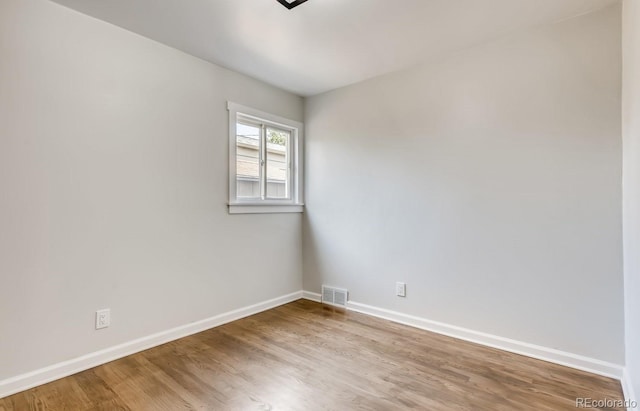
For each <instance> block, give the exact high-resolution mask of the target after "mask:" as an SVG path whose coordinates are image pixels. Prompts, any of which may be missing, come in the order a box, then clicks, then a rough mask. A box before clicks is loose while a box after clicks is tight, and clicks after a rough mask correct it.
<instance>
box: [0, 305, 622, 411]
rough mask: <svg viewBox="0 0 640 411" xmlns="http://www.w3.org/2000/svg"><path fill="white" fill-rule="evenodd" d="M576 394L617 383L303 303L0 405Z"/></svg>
mask: <svg viewBox="0 0 640 411" xmlns="http://www.w3.org/2000/svg"><path fill="white" fill-rule="evenodd" d="M577 397H589V398H593V399H605V398H608V399H612V400H622V392H621V388H620V384H619V382H618V381H615V380H613V379H609V378H604V377H599V376H595V375H591V374H588V373H585V372H582V371H577V370H573V369H571V368H566V367H562V366H559V365H555V364H551V363H547V362H544V361H539V360H535V359H531V358H528V357H523V356H519V355H516V354H510V353H506V352H503V351H499V350H496V349H492V348H487V347H483V346H480V345H476V344H472V343H468V342H464V341H460V340H456V339H454V338H449V337H445V336H441V335H438V334H433V333H430V332H427V331H422V330H418V329H415V328H411V327H407V326H403V325H400V324H395V323H392V322H389V321H385V320H381V319H377V318H374V317H370V316H366V315H363V314H358V313H353V312H346V313H344V312H340V311H337V310H334V309H331V308H328V307H326V306H322V305H320V304H318V303H314V302H310V301H306V300H299V301H296V302H293V303H290V304H287V305H284V306H281V307H278V308H275V309H273V310H269V311H267V312H264V313H260V314H257V315H254V316H252V317H248V318H245V319H242V320H239V321H235V322H233V323H229V324H226V325H223V326H220V327H217V328H214V329H211V330H208V331H205V332H202V333H199V334H195V335H193V336H190V337H186V338H183V339H180V340H178V341H174V342H171V343H168V344H165V345H162V346H159V347H156V348H153V349H150V350H147V351H144V352H141V353H138V354H135V355H132V356H129V357H126V358H123V359H120V360H117V361H113V362H111V363H108V364H105V365H102V366H99V367H96V368H93V369H90V370H87V371H84V372H81V373H78V374H75V375H73V376H70V377H67V378H64V379H61V380H58V381H54V382H52V383H49V384H46V385H43V386H40V387H37V388H34V389H31V390H28V391H25V392H22V393H19V394H16V395H13V396H10V397H7V398H4V399H0V411H8V410H12V411H13V410H16V411H18V410H19V411H23V410H192V409H194V410H396V409H408V408H412V409H422V410H434V411H439V410H491V411H500V410H509V411H512V410H532V411H533V410H535V411H542V410H553V411H558V410H576V398H577ZM604 409H615V408H604ZM620 409H621V410H622V408H620Z"/></svg>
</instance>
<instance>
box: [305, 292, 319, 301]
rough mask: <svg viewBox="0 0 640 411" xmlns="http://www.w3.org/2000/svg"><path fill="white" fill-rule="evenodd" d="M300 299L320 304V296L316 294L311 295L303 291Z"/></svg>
mask: <svg viewBox="0 0 640 411" xmlns="http://www.w3.org/2000/svg"><path fill="white" fill-rule="evenodd" d="M302 298H304V299H305V300H311V301H315V302H317V303H320V302H322V295H321V294H318V293H312V292H311V291H303V292H302Z"/></svg>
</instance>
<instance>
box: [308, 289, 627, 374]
mask: <svg viewBox="0 0 640 411" xmlns="http://www.w3.org/2000/svg"><path fill="white" fill-rule="evenodd" d="M302 298H306V299H309V300H313V301H320V294H317V293H312V292H309V291H303V292H302ZM347 309H348V310H351V311H356V312H359V313H363V314H368V315H372V316H374V317H379V318H383V319H385V320H390V321H393V322H396V323H400V324H404V325H409V326H412V327H416V328H420V329H423V330H427V331H432V332H435V333H438V334H443V335H447V336H449V337H454V338H458V339H461V340H465V341H470V342H473V343H476V344H481V345H485V346H488V347H492V348H497V349H500V350H504V351H509V352H512V353H515V354H520V355H525V356H527V357H532V358H536V359H539V360H544V361H548V362H552V363H555V364H559V365H564V366H567V367H571V368H576V369H579V370H583V371H587V372H590V373H593V374H598V375H602V376H605V377H610V378H615V379H618V380H620V379H621V378H622V370H623V367H622V366H621V365H618V364H613V363H610V362H606V361H602V360H598V359H595V358H589V357H585V356H582V355H578V354H573V353H569V352H565V351H560V350H556V349H553V348H548V347H543V346H540V345H535V344H530V343H526V342H522V341H516V340H512V339H509V338H504V337H499V336H496V335H491V334H487V333H483V332H479V331H474V330H469V329H466V328H463V327H458V326H455V325H451V324H445V323H442V322H438V321H432V320H428V319H426V318H420V317H416V316H413V315H408V314H403V313H400V312H397V311H391V310H387V309H384V308H378V307H373V306H371V305H367V304H362V303H358V302H355V301H348V302H347Z"/></svg>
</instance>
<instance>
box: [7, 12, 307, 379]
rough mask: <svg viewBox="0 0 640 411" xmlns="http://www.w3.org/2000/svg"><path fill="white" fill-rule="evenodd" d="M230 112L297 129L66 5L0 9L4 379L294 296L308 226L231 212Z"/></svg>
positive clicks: (268, 95) (229, 75)
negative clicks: (107, 319)
mask: <svg viewBox="0 0 640 411" xmlns="http://www.w3.org/2000/svg"><path fill="white" fill-rule="evenodd" d="M227 100H232V101H235V102H238V103H241V104H245V105H249V106H253V107H256V108H257V109H261V110H266V111H269V112H273V113H274V114H277V115H281V116H285V117H288V118H292V119H294V120H298V121H300V120H302V116H303V102H302V99H301V98H299V97H297V96H294V95H292V94H289V93H286V92H283V91H280V90H278V89H276V88H273V87H271V86H267V85H265V84H263V83H260V82H258V81H256V80H253V79H250V78H248V77H244V76H242V75H239V74H236V73H234V72H231V71H228V70H225V69H222V68H220V67H217V66H215V65H212V64H209V63H206V62H204V61H202V60H199V59H197V58H194V57H191V56H188V55H186V54H184V53H181V52H179V51H176V50H174V49H171V48H169V47H166V46H163V45H161V44H158V43H156V42H153V41H151V40H148V39H145V38H143V37H140V36H138V35H135V34H132V33H130V32H127V31H125V30H122V29H120V28H118V27H115V26H112V25H109V24H107V23H104V22H101V21H98V20H95V19H93V18H90V17H87V16H85V15H82V14H79V13H77V12H74V11H71V10H69V9H66V8H64V7H62V6H60V5H58V4H55V3H51V2H48V1H45V0H2V2H0V380H2V379H3V378H7V377H11V376H16V375H18V374H20V373H24V372H27V371H31V370H34V369H36V368H39V367H43V366H46V365H49V364H53V363H56V362H58V361H62V360H66V359H70V358H73V357H76V356H78V355H81V354H85V353H89V352H92V351H95V350H98V349H102V348H105V347H110V346H113V345H114V344H117V343H121V342H125V341H129V340H131V339H134V338H137V337H142V336H146V335H149V334H151V333H154V332H158V331H162V330H166V329H168V328H171V327H175V326H178V325H183V324H187V323H189V322H192V321H195V320H200V319H203V318H207V317H209V316H212V315H215V314H218V313H221V312H226V311H228V310H232V309H235V308H239V307H243V306H247V305H249V304H254V303H257V302H260V301H264V300H267V299H271V298H274V297H277V296H281V295H284V294H287V293H291V292H295V291H298V290H300V288H301V268H302V263H301V246H300V243H301V217H300V215H299V214H286V215H268V216H267V215H228V214H227V208H226V201H227V182H228V179H227V170H228V167H227V164H228V163H227V153H228V132H227V111H226V101H227ZM106 307H110V308H111V310H112V326H111V327H110V328H108V329H105V330H101V331H95V330H94V329H93V321H94V312H95V310H96V309H98V308H106Z"/></svg>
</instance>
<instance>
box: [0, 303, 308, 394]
mask: <svg viewBox="0 0 640 411" xmlns="http://www.w3.org/2000/svg"><path fill="white" fill-rule="evenodd" d="M302 295H303V293H302V291H296V292H295V293H291V294H287V295H283V296H281V297H277V298H274V299H271V300H268V301H263V302H261V303H258V304H253V305H250V306H248V307H243V308H239V309H237V310H233V311H228V312H226V313H222V314H219V315H216V316H213V317H210V318H206V319H204V320H200V321H196V322H193V323H190V324H186V325H183V326H179V327H176V328H172V329H170V330H166V331H161V332H159V333H156V334H152V335H149V336H146V337H142V338H138V339H136V340H132V341H128V342H126V343H123V344H119V345H116V346H113V347H109V348H106V349H104V350H100V351H96V352H93V353H90V354H86V355H83V356H80V357H77V358H74V359H71V360H68V361H63V362H60V363H57V364H53V365H50V366H48V367H44V368H40V369H38V370H35V371H31V372H28V373H25V374H21V375H18V376H15V377H11V378H7V379H5V380H1V381H0V398H3V397H6V396H9V395H11V394H15V393H17V392H20V391H24V390H28V389H29V388H33V387H36V386H38V385H42V384H46V383H48V382H51V381H54V380H57V379H60V378H63V377H67V376H69V375H72V374H75V373H77V372H80V371H84V370H87V369H89V368H93V367H96V366H98V365H101V364H104V363H107V362H110V361H113V360H117V359H119V358H122V357H126V356H127V355H131V354H135V353H137V352H140V351H143V350H146V349H149V348H152V347H156V346H158V345H161V344H165V343H167V342H170V341H173V340H177V339H179V338H183V337H186V336H188V335H191V334H195V333H199V332H201V331H205V330H208V329H210V328H213V327H217V326H220V325H222V324H226V323H228V322H231V321H235V320H239V319H240V318H244V317H248V316H250V315H253V314H257V313H259V312H262V311H265V310H269V309H271V308H274V307H277V306H280V305H283V304H286V303H289V302H291V301H296V300H299V299H300V298H302Z"/></svg>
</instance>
